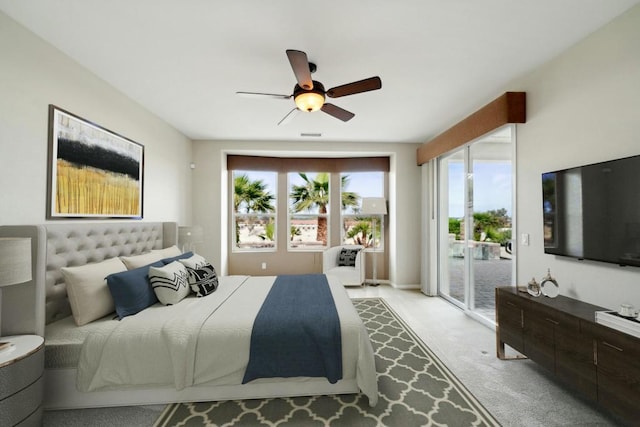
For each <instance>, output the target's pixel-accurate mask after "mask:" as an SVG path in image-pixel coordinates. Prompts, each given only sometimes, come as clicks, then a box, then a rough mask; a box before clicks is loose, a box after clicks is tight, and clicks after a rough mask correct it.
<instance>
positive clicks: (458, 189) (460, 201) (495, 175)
mask: <svg viewBox="0 0 640 427" xmlns="http://www.w3.org/2000/svg"><path fill="white" fill-rule="evenodd" d="M464 177H465V174H464V165H463V164H462V162H449V217H452V218H462V217H463V216H464ZM511 181H512V175H511V164H510V163H506V162H505V163H502V162H474V164H473V196H474V201H473V202H474V203H473V210H474V211H475V212H486V211H489V210H496V209H501V208H504V209H506V210H507V215H509V216H511V211H512V209H511V203H512V202H511V199H512V194H511V193H512V190H511V185H512V182H511Z"/></svg>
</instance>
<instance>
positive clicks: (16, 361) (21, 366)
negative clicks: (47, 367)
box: [0, 335, 44, 427]
mask: <svg viewBox="0 0 640 427" xmlns="http://www.w3.org/2000/svg"><path fill="white" fill-rule="evenodd" d="M0 342H2V343H5V342H9V343H11V346H10V347H8V348H5V349H2V350H0V414H1V416H0V418H1V420H0V423H1V424H2V425H3V426H20V427H27V426H40V425H42V393H43V383H44V378H43V373H44V339H43V338H42V337H40V336H38V335H15V336H9V337H1V338H0Z"/></svg>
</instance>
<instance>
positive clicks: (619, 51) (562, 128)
mask: <svg viewBox="0 0 640 427" xmlns="http://www.w3.org/2000/svg"><path fill="white" fill-rule="evenodd" d="M505 90H513V91H526V92H527V123H526V124H523V125H518V128H517V168H518V170H517V215H518V232H519V233H529V234H530V236H531V245H530V246H522V245H519V246H518V248H517V250H518V261H517V269H518V283H521V284H525V283H526V282H527V281H529V280H530V279H531V277H532V276H534V277H536V279H538V281H539V280H540V279H541V278H542V276H543V275H544V274H545V273H546V271H547V268H550V269H551V273H552V275H554V276H555V277H556V279H557V280H558V282H559V284H560V290H561V293H562V294H565V295H567V296H572V297H574V298H578V299H580V300H584V301H587V302H590V303H592V304H597V305H601V306H604V307H607V308H611V309H614V308H617V307H618V306H619V304H620V303H623V302H630V303H632V304H634V305H635V306H636V307H640V268H637V267H619V266H616V265H609V264H603V263H596V262H588V261H574V260H569V259H565V258H561V257H557V258H556V257H554V256H552V255H545V254H544V253H543V251H544V250H543V236H542V209H541V205H542V191H541V183H540V174H541V173H542V172H546V171H550V170H556V169H560V168H565V167H570V166H577V165H580V164H588V163H593V162H598V161H603V160H609V159H614V158H620V157H625V156H630V155H637V154H640V6H636V7H634V8H633V9H631V10H630V11H628V12H627V13H626V14H624V15H622V16H621V17H619V18H617V19H616V20H614V21H613V22H611V23H610V24H608V25H606V26H605V27H603V28H601V29H600V30H598V31H596V32H595V33H593V34H591V35H590V36H589V37H587V38H586V39H584V40H583V41H581V42H580V43H578V44H577V45H575V46H573V47H572V48H570V49H569V50H567V51H566V52H564V53H563V54H561V55H560V56H559V57H557V58H555V59H553V60H552V61H550V62H548V63H547V64H545V65H544V66H542V67H540V68H539V69H537V70H535V71H534V72H532V73H530V74H528V75H526V76H524V77H523V78H521V79H519V80H517V81H515V82H512V83H511V84H509V85H507V86H505ZM639 185H640V184H639ZM518 240H520V239H518Z"/></svg>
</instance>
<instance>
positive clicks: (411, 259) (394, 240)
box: [193, 141, 420, 287]
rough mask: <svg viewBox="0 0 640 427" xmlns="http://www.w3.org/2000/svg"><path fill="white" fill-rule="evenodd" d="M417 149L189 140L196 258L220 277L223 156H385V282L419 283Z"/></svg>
mask: <svg viewBox="0 0 640 427" xmlns="http://www.w3.org/2000/svg"><path fill="white" fill-rule="evenodd" d="M417 147H418V144H373V143H371V144H369V143H368V144H363V143H332V142H314V143H311V142H308V143H304V144H302V143H299V142H296V143H287V142H271V141H260V142H240V141H230V142H222V141H194V143H193V158H194V159H197V160H195V163H196V168H195V169H194V181H193V182H194V187H193V194H194V197H193V220H194V223H197V224H199V225H202V226H203V227H204V229H205V234H206V240H207V241H206V243H205V244H203V245H199V250H200V251H201V252H202V254H203V255H204V256H205V257H207V258H209V259H211V260H212V263H213V264H214V265H216V267H218V266H219V268H220V270H221V272H222V274H224V273H226V271H225V266H226V264H227V252H226V251H227V250H228V249H227V248H228V243H227V240H226V239H227V227H228V221H227V220H228V212H227V187H226V174H227V171H226V163H225V162H226V154H227V153H242V154H248V155H260V154H262V155H270V156H283V157H286V156H295V153H299V154H300V155H307V156H318V157H321V156H331V155H333V156H336V155H338V156H339V155H343V156H348V155H362V156H375V155H390V156H391V171H390V173H389V215H388V218H389V222H390V224H389V239H390V242H389V259H390V265H389V280H390V281H391V282H392V283H393V284H395V285H399V286H407V285H412V286H415V287H417V286H418V284H419V283H420V185H419V184H420V168H419V167H418V166H417V165H416V149H417Z"/></svg>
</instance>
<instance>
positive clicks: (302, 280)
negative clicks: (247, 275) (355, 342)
mask: <svg viewBox="0 0 640 427" xmlns="http://www.w3.org/2000/svg"><path fill="white" fill-rule="evenodd" d="M274 377H284V378H289V377H326V378H327V379H328V380H329V382H330V383H331V384H334V383H335V382H336V381H338V380H339V379H341V378H342V336H341V332H340V319H339V318H338V311H337V310H336V306H335V303H334V301H333V296H332V295H331V289H330V288H329V283H328V282H327V278H326V276H325V275H323V274H304V275H290V276H278V277H277V278H276V281H275V283H274V284H273V286H272V288H271V290H270V291H269V294H268V295H267V298H266V299H265V301H264V302H263V304H262V307H261V308H260V311H259V312H258V315H257V317H256V320H255V321H254V324H253V330H252V332H251V348H250V354H249V365H248V366H247V370H246V372H245V374H244V378H243V380H242V383H243V384H245V383H247V382H249V381H252V380H254V379H256V378H274Z"/></svg>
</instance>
